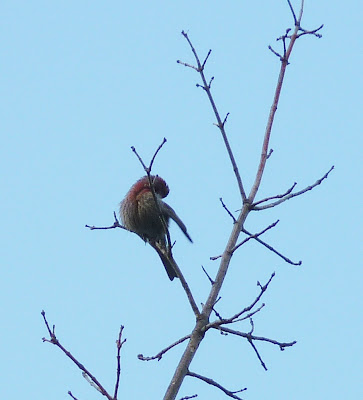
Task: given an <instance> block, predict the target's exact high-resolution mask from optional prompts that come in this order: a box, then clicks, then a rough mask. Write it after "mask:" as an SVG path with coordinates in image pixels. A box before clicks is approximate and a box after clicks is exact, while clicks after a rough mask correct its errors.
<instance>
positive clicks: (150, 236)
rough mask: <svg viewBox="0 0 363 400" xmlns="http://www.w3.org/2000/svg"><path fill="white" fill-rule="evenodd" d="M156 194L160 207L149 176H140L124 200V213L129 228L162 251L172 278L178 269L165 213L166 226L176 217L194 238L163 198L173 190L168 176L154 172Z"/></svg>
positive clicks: (121, 210) (121, 214)
mask: <svg viewBox="0 0 363 400" xmlns="http://www.w3.org/2000/svg"><path fill="white" fill-rule="evenodd" d="M151 181H152V182H153V187H154V191H155V194H156V200H157V204H158V206H159V209H160V211H159V210H158V208H157V206H156V204H155V200H154V197H153V194H152V191H151V188H150V183H149V179H148V177H147V176H144V177H142V178H141V179H139V180H138V181H137V182H136V183H135V184H134V185H133V186H132V187H131V189H130V190H129V191H128V192H127V194H126V196H125V198H124V199H123V200H122V202H121V204H120V217H121V221H122V223H123V225H124V227H125V228H126V229H128V230H129V231H132V232H134V233H136V234H138V235H139V236H140V237H141V239H142V240H144V241H145V242H148V243H149V244H150V245H151V246H152V247H153V248H154V249H155V250H156V251H157V253H158V254H159V256H160V258H161V261H162V262H163V265H164V267H165V269H166V272H167V274H168V276H169V279H170V280H171V281H172V280H173V279H174V278H175V277H177V274H176V272H175V270H174V267H173V264H172V261H174V260H172V261H171V260H170V253H169V252H168V251H167V247H166V244H167V240H166V231H165V228H164V225H163V222H162V220H161V218H160V213H161V214H162V216H163V218H164V221H165V224H166V226H169V220H170V218H171V219H173V220H174V221H175V222H176V223H177V224H178V225H179V228H180V229H181V230H182V231H183V233H184V235H185V236H186V237H187V238H188V239H189V240H190V241H191V242H193V241H192V239H191V237H190V236H189V234H188V232H187V228H186V227H185V225H184V224H183V222H182V220H181V219H180V218H179V217H178V216H177V215H176V213H175V211H174V210H173V209H172V208H171V207H170V206H169V205H168V204H166V203H165V202H164V201H163V200H162V199H163V198H164V197H166V196H167V195H168V194H169V187H168V185H167V184H166V182H165V181H164V179H162V178H160V177H159V176H157V175H156V176H154V175H152V176H151Z"/></svg>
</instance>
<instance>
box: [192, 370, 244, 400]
mask: <svg viewBox="0 0 363 400" xmlns="http://www.w3.org/2000/svg"><path fill="white" fill-rule="evenodd" d="M187 375H188V376H192V377H193V378H197V379H200V380H201V381H203V382H206V383H208V385H212V386H214V387H216V388H218V389H219V390H221V391H222V392H223V393H225V394H226V395H227V396H228V397H231V398H232V399H237V400H242V397H238V396H236V393H240V392H244V391H245V390H247V388H244V389H240V390H236V391H234V392H232V391H230V390H228V389H226V388H225V387H223V386H222V385H220V384H219V383H217V382H216V381H214V380H213V379H211V378H207V377H206V376H203V375H199V374H196V373H195V372H191V371H188V372H187Z"/></svg>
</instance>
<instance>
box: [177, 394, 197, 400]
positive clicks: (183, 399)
mask: <svg viewBox="0 0 363 400" xmlns="http://www.w3.org/2000/svg"><path fill="white" fill-rule="evenodd" d="M196 397H198V395H197V394H193V395H192V396H185V397H182V398H181V399H180V400H188V399H195V398H196Z"/></svg>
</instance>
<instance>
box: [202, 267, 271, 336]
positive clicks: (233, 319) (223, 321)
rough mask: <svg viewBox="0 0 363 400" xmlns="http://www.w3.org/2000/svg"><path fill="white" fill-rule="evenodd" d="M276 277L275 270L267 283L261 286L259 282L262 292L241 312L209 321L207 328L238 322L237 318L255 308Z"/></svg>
mask: <svg viewBox="0 0 363 400" xmlns="http://www.w3.org/2000/svg"><path fill="white" fill-rule="evenodd" d="M274 277H275V272H273V273H272V274H271V276H270V279H269V280H268V281H267V283H266V284H265V285H263V286H261V284H259V282H258V284H259V285H258V286H259V287H260V293H259V294H258V296H257V297H256V298H255V300H254V301H253V302H252V303H251V304H250V305H249V306H248V307H245V308H244V309H243V310H242V311H240V312H238V313H236V314H234V315H233V316H232V317H230V318H224V319H220V320H219V321H214V322H211V323H209V324H208V325H207V326H206V327H205V328H206V330H207V329H210V328H217V327H219V326H221V325H224V324H230V323H234V322H237V321H236V320H237V319H238V318H239V317H240V316H241V315H243V314H245V313H247V312H249V311H251V310H252V309H253V307H254V306H255V305H256V304H257V303H258V302H259V301H260V299H261V297H262V296H263V294H264V293H265V292H266V290H267V288H268V287H269V285H270V283H271V281H272V279H273V278H274ZM263 306H264V304H262V306H261V307H260V308H259V309H258V310H256V312H258V311H260V309H261V308H262V307H263ZM256 312H254V313H253V314H255V313H256ZM253 314H249V315H247V316H246V318H249V317H250V316H252V315H253Z"/></svg>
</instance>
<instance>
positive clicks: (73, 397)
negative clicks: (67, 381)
mask: <svg viewBox="0 0 363 400" xmlns="http://www.w3.org/2000/svg"><path fill="white" fill-rule="evenodd" d="M68 394H69V395H70V396H71V397H72V399H73V400H78V399H77V397H76V396H73V394H72V392H71V391H70V390H69V391H68Z"/></svg>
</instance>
